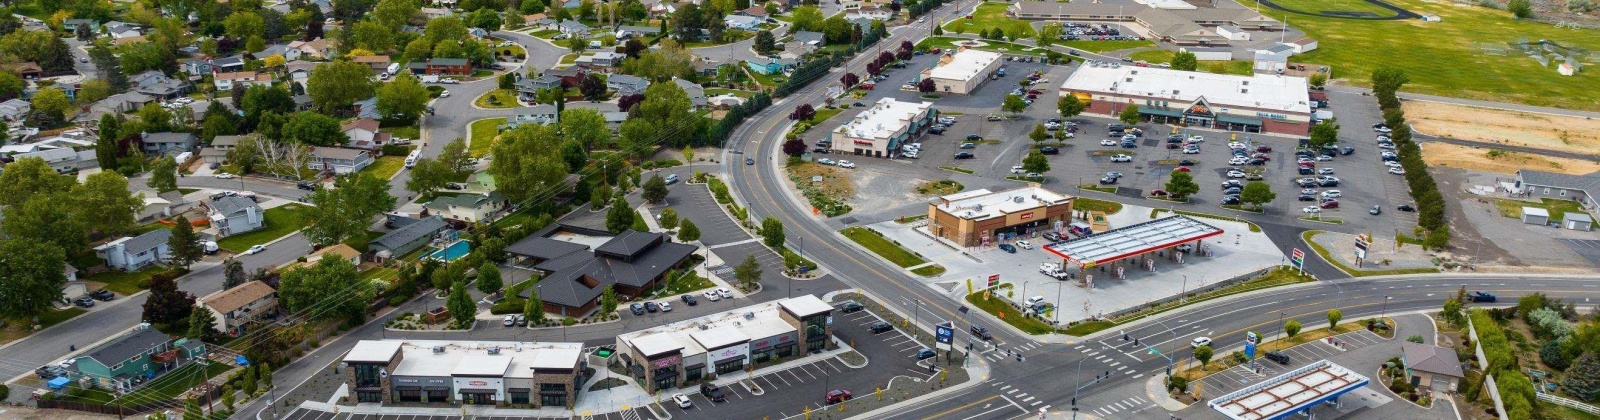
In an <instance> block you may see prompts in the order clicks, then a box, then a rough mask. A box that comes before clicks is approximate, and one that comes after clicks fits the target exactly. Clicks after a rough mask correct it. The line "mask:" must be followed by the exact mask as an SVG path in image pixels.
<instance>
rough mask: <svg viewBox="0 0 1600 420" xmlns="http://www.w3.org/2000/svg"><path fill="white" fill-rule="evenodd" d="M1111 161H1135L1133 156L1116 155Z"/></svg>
mask: <svg viewBox="0 0 1600 420" xmlns="http://www.w3.org/2000/svg"><path fill="white" fill-rule="evenodd" d="M1111 161H1112V162H1132V161H1133V156H1128V155H1116V156H1112V157H1111Z"/></svg>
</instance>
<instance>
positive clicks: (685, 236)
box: [678, 219, 700, 242]
mask: <svg viewBox="0 0 1600 420" xmlns="http://www.w3.org/2000/svg"><path fill="white" fill-rule="evenodd" d="M698 240H700V228H699V227H697V226H695V225H694V221H693V220H689V219H683V225H682V226H679V227H678V241H679V242H694V241H698Z"/></svg>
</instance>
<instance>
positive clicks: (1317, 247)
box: [1300, 230, 1439, 277]
mask: <svg viewBox="0 0 1600 420" xmlns="http://www.w3.org/2000/svg"><path fill="white" fill-rule="evenodd" d="M1323 233H1327V232H1323V231H1320V230H1308V231H1305V232H1303V233H1301V234H1300V239H1303V240H1304V241H1305V243H1306V245H1310V246H1311V250H1312V251H1315V252H1316V253H1317V256H1320V257H1322V260H1323V261H1327V262H1328V264H1332V265H1333V267H1334V268H1338V269H1339V271H1343V272H1345V274H1349V275H1351V276H1353V277H1367V276H1393V275H1401V274H1434V273H1438V272H1439V269H1437V268H1400V269H1394V270H1363V269H1356V268H1351V267H1350V266H1348V265H1344V263H1342V262H1339V259H1338V258H1335V257H1334V256H1333V255H1330V254H1329V253H1328V249H1327V248H1323V247H1322V244H1318V243H1317V242H1316V241H1313V240H1311V238H1314V237H1316V236H1317V235H1319V234H1323Z"/></svg>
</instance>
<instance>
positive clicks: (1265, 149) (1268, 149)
mask: <svg viewBox="0 0 1600 420" xmlns="http://www.w3.org/2000/svg"><path fill="white" fill-rule="evenodd" d="M1256 151H1257V152H1261V153H1267V152H1271V151H1272V146H1256Z"/></svg>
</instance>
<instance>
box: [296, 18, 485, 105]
mask: <svg viewBox="0 0 1600 420" xmlns="http://www.w3.org/2000/svg"><path fill="white" fill-rule="evenodd" d="M448 19H450V18H444V19H434V20H433V21H431V22H429V24H428V27H429V28H430V29H431V28H432V27H433V23H434V22H439V21H444V20H448ZM458 23H459V22H458ZM373 90H374V89H373V87H372V69H371V68H370V67H367V65H365V64H361V63H355V62H351V61H347V60H337V61H333V62H331V63H326V64H323V65H321V66H317V68H316V69H313V70H311V76H310V78H309V79H308V80H306V94H308V95H310V96H311V103H312V104H315V105H316V106H317V108H318V109H321V110H322V112H323V113H332V112H336V111H338V110H340V109H343V108H345V107H348V106H350V104H352V103H355V102H356V101H359V100H362V99H366V98H370V97H372V95H373Z"/></svg>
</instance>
